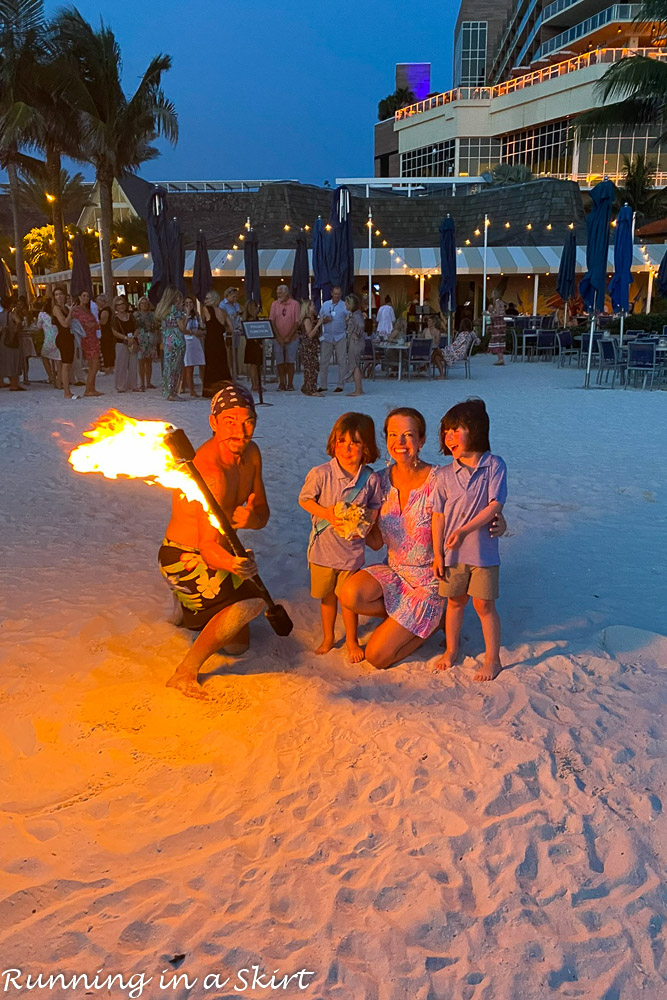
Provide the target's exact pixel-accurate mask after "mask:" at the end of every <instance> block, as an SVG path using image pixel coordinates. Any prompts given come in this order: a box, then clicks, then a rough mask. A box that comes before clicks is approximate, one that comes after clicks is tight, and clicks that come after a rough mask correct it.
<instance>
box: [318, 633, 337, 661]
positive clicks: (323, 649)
mask: <svg viewBox="0 0 667 1000" xmlns="http://www.w3.org/2000/svg"><path fill="white" fill-rule="evenodd" d="M335 641H336V639H335V637H334V636H333V635H332V636H325V637H324V638H323V639H322V642H321V643H320V644H319V646H318V647H317V649H316V650H315V653H316V655H317V656H322V654H323V653H328V652H329V650H331V649H333V645H334V643H335Z"/></svg>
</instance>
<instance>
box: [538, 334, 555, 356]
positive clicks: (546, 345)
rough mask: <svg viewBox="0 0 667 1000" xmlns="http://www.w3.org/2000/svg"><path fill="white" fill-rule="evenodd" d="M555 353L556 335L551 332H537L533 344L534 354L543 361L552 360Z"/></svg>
mask: <svg viewBox="0 0 667 1000" xmlns="http://www.w3.org/2000/svg"><path fill="white" fill-rule="evenodd" d="M555 353H556V334H555V333H554V331H553V330H539V331H538V334H537V341H536V342H535V354H536V356H537V358H538V360H539V359H540V358H544V360H545V361H547V360H550V359H552V358H553V356H554V354H555Z"/></svg>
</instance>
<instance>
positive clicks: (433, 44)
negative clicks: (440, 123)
mask: <svg viewBox="0 0 667 1000" xmlns="http://www.w3.org/2000/svg"><path fill="white" fill-rule="evenodd" d="M45 6H46V10H47V13H48V14H49V15H51V14H53V12H54V11H56V10H57V9H58V8H59V7H61V6H63V4H61V3H55V2H52V0H47V3H46V5H45ZM75 6H77V7H78V9H79V10H80V11H81V13H82V14H83V15H84V17H86V18H87V20H88V21H90V22H91V23H93V24H96V23H97V22H98V21H99V18H100V16H101V17H102V18H103V19H104V21H105V22H106V23H107V24H109V25H110V26H111V27H112V28H113V30H114V32H115V34H116V37H117V38H118V40H119V42H120V46H121V49H122V53H123V82H124V86H125V90H126V91H130V90H131V89H132V90H133V89H134V87H135V86H136V83H137V81H138V79H139V77H140V75H141V72H142V70H143V69H145V67H146V66H147V64H148V62H149V60H150V58H151V57H152V56H154V55H156V54H157V53H159V52H167V53H169V54H170V55H171V56H172V59H173V68H172V69H171V70H170V72H169V73H167V74H166V76H165V77H164V89H165V92H166V94H167V96H168V97H169V98H170V99H171V100H172V101H173V102H174V104H175V105H176V108H177V110H178V113H179V125H180V140H179V143H178V146H177V147H176V149H172V148H171V147H170V146H168V145H162V147H161V148H162V149H163V155H162V156H161V157H160V159H158V160H155V161H154V162H152V163H148V164H146V165H145V166H144V167H143V168H142V169H141V171H140V172H141V175H142V176H143V177H146V178H147V179H148V180H158V179H163V180H179V179H180V180H186V179H188V180H225V179H229V180H237V179H242V178H248V179H250V178H267V179H268V178H270V179H278V178H295V179H296V180H301V181H308V182H311V183H315V184H322V183H323V182H324V180H329V181H330V182H331V183H332V184H333V182H334V178H335V177H337V176H338V177H352V176H367V175H369V174H371V175H372V173H373V123H374V122H375V120H376V112H377V102H378V100H380V99H381V98H382V97H386V95H387V94H389V93H391V92H393V90H394V64H395V63H397V62H430V63H431V89H432V90H447V89H448V88H449V87H450V86H451V63H452V56H451V53H452V34H453V28H454V22H455V19H456V14H457V11H458V4H457V3H451V4H447V3H441V2H438V3H434V4H430V5H428V4H417V3H415V2H414V0H403V2H401V0H337V2H330V0H311V2H304V0H283V2H276V0H254V2H248V0H194V2H188V0H145V2H144V3H139V2H137V0H79V2H78V3H77V4H75ZM77 169H81V168H80V167H79V168H77Z"/></svg>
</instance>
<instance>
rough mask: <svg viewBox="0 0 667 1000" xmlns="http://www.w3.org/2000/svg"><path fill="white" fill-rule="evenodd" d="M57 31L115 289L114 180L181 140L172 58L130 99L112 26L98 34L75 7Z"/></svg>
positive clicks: (108, 284) (107, 280)
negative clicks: (171, 85)
mask: <svg viewBox="0 0 667 1000" xmlns="http://www.w3.org/2000/svg"><path fill="white" fill-rule="evenodd" d="M53 32H54V38H55V39H56V41H57V44H58V47H59V50H60V51H61V52H62V53H67V60H68V65H69V74H68V77H69V78H68V87H67V99H68V101H69V102H70V103H71V105H72V107H73V108H75V109H76V111H77V116H78V124H79V128H80V135H81V143H82V148H81V156H82V158H83V159H85V160H86V161H87V162H89V163H91V164H92V165H93V166H94V168H95V173H96V177H97V181H98V185H99V192H100V217H101V223H102V248H103V256H104V261H103V269H102V270H103V278H104V288H105V291H110V290H111V288H112V283H113V276H112V271H111V230H112V227H113V202H112V189H113V182H114V179H115V178H117V177H121V176H122V175H123V174H124V173H126V172H127V171H129V172H132V173H133V172H135V171H136V170H138V168H139V167H140V166H141V164H142V163H145V162H146V161H147V160H152V159H154V158H155V157H157V156H159V152H158V150H157V149H156V148H155V146H153V145H151V144H152V142H153V141H154V140H155V139H156V138H157V137H158V136H160V135H163V136H165V138H166V139H168V140H169V141H170V142H172V143H174V144H175V143H176V141H177V139H178V120H177V116H176V111H175V109H174V105H173V104H172V103H171V101H169V100H168V99H167V98H166V97H165V95H164V92H163V91H162V88H161V86H160V81H161V78H162V74H163V73H165V72H166V71H167V70H168V69H169V68H170V66H171V57H170V56H168V55H159V56H155V58H154V59H152V60H151V62H150V64H149V66H148V68H147V69H146V71H145V72H144V75H143V77H142V78H141V81H140V83H139V86H138V87H137V89H136V91H135V92H134V94H133V95H132V96H131V97H128V96H126V94H125V93H124V91H123V88H122V86H121V71H122V60H121V52H120V47H119V45H118V42H117V41H116V38H115V36H114V33H113V32H112V31H111V29H110V28H108V27H106V25H105V24H104V23H103V22H102V23H101V24H100V28H99V30H98V31H95V30H94V29H93V28H92V27H91V25H90V24H88V22H87V21H86V20H85V19H84V18H83V17H82V15H81V14H80V13H79V11H78V10H76V8H73V7H72V8H69V9H67V10H65V11H63V12H61V13H60V14H59V15H58V17H57V18H56V21H55V22H54V25H53Z"/></svg>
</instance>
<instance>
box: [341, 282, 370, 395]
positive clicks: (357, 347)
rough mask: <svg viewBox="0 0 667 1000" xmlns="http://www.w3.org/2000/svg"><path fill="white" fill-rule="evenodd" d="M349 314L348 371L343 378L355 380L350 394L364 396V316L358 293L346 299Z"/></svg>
mask: <svg viewBox="0 0 667 1000" xmlns="http://www.w3.org/2000/svg"><path fill="white" fill-rule="evenodd" d="M345 308H346V310H347V315H346V317H345V336H346V338H347V349H346V353H347V371H346V373H345V376H344V378H343V381H344V382H349V381H351V380H353V381H354V392H348V396H363V394H364V389H363V386H362V383H361V358H362V355H363V353H364V338H365V336H366V334H365V330H364V317H363V314H362V312H361V309H360V308H359V299H358V298H357V296H356V295H354V294H350V295H348V296H347V298H346V299H345Z"/></svg>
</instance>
